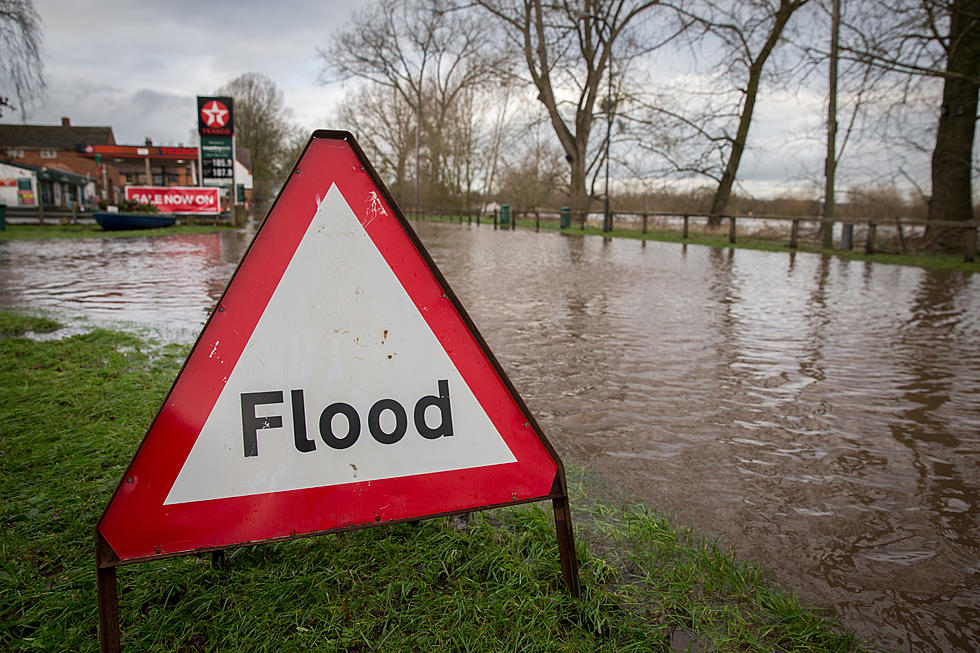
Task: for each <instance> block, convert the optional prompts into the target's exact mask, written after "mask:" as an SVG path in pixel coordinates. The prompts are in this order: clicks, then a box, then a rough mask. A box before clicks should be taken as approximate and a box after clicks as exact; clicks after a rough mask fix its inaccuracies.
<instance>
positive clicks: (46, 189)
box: [0, 161, 95, 211]
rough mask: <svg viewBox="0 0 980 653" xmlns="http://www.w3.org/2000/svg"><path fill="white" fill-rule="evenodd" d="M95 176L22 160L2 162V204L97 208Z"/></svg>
mask: <svg viewBox="0 0 980 653" xmlns="http://www.w3.org/2000/svg"><path fill="white" fill-rule="evenodd" d="M94 198H95V179H94V178H93V177H89V176H84V175H79V174H75V173H73V172H67V171H65V170H58V169H56V168H48V167H46V166H40V167H39V166H31V165H26V164H22V163H10V162H9V161H7V162H0V204H5V205H6V206H20V207H37V206H38V202H39V201H40V202H41V203H42V204H43V206H46V207H53V208H60V209H69V210H71V209H79V210H82V211H85V210H93V209H94V208H95V201H94Z"/></svg>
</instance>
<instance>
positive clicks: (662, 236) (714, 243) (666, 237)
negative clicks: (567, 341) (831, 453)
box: [421, 216, 980, 272]
mask: <svg viewBox="0 0 980 653" xmlns="http://www.w3.org/2000/svg"><path fill="white" fill-rule="evenodd" d="M421 219H423V220H426V221H428V222H448V223H454V224H458V223H459V218H458V217H456V218H449V217H443V216H439V217H430V216H426V217H422V218H421ZM463 223H464V224H466V218H465V217H464V218H463ZM483 225H490V228H491V229H492V228H493V227H492V220H490V221H488V220H487V219H486V218H483V219H482V220H481V227H482V226H483ZM517 227H518V228H517V230H516V231H517V232H518V233H519V232H521V231H534V229H535V223H534V220H523V219H522V220H518V221H517ZM539 228H540V230H541V231H555V232H559V233H562V234H564V235H566V236H603V237H605V238H630V239H633V240H653V241H658V242H665V243H679V244H686V245H703V246H707V247H718V248H723V249H754V250H760V251H766V252H782V253H784V254H791V253H793V250H791V249H790V248H789V239H788V238H787V239H786V240H772V239H767V238H759V237H751V236H738V237H737V239H736V242H735V243H734V244H732V243H730V242H728V228H727V227H722V228H721V229H719V230H718V231H701V230H691V231H690V232H689V233H688V237H687V238H683V237H682V233H681V232H680V231H674V230H662V229H650V230H648V231H647V233H642V232H641V231H639V230H636V229H614V230H613V231H610V232H605V233H604V232H603V231H602V229H600V228H598V227H586V228H585V229H580V228H579V227H578V226H577V225H573V226H572V227H570V228H568V229H560V228H559V226H558V223H557V222H556V221H551V220H548V221H545V220H542V221H541V222H540V224H539ZM795 251H796V252H800V253H807V254H822V255H825V256H836V257H838V258H841V259H844V260H848V261H866V262H869V263H885V264H888V265H909V266H914V267H920V268H926V269H938V270H953V271H958V272H980V260H976V261H973V262H972V263H967V262H965V261H964V260H963V254H962V253H957V254H946V253H941V252H927V251H923V252H917V253H910V254H896V253H888V252H879V253H876V254H866V253H864V252H861V251H859V250H838V249H833V250H830V249H822V248H821V247H819V246H817V245H815V244H813V243H809V242H805V241H801V242H800V246H799V247H798V248H797V249H796V250H795Z"/></svg>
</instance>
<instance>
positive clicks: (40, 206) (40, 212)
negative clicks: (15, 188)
mask: <svg viewBox="0 0 980 653" xmlns="http://www.w3.org/2000/svg"><path fill="white" fill-rule="evenodd" d="M37 223H38V224H44V200H43V199H42V198H41V197H40V193H38V198H37Z"/></svg>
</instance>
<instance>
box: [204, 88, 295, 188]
mask: <svg viewBox="0 0 980 653" xmlns="http://www.w3.org/2000/svg"><path fill="white" fill-rule="evenodd" d="M216 93H217V94H218V95H230V96H231V97H233V98H234V100H235V141H236V142H237V143H238V144H239V145H240V146H244V147H247V148H248V149H249V151H250V153H251V156H252V175H253V178H254V186H255V190H254V193H255V199H256V201H257V202H264V201H268V200H270V199H271V198H272V189H273V187H274V186H275V185H276V183H277V182H278V181H279V177H280V176H281V174H282V171H283V168H284V167H285V166H288V165H291V164H292V163H293V162H292V161H286V159H287V158H288V157H287V156H285V155H286V153H287V151H290V149H291V148H290V147H289V143H290V139H291V137H292V136H293V131H294V128H293V126H292V124H291V110H290V109H289V108H287V107H286V104H285V100H284V99H283V94H282V91H281V90H280V89H279V87H278V86H276V83H275V82H273V81H272V80H271V79H269V78H268V77H266V76H265V75H262V74H260V73H245V74H244V75H240V76H238V77H236V78H235V79H233V80H231V81H230V82H228V83H227V84H224V85H223V86H221V87H220V88H219V89H217V91H216Z"/></svg>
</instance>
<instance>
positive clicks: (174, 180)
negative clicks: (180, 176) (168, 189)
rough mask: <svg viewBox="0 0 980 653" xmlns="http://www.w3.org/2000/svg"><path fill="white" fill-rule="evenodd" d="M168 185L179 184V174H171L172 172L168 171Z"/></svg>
mask: <svg viewBox="0 0 980 653" xmlns="http://www.w3.org/2000/svg"><path fill="white" fill-rule="evenodd" d="M167 185H168V186H176V185H177V175H175V174H171V173H169V172H168V173H167Z"/></svg>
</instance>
